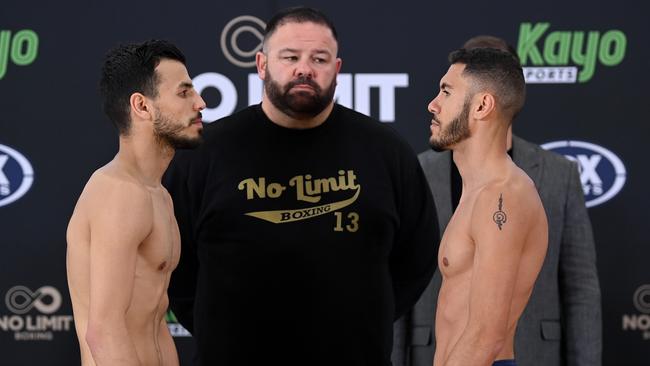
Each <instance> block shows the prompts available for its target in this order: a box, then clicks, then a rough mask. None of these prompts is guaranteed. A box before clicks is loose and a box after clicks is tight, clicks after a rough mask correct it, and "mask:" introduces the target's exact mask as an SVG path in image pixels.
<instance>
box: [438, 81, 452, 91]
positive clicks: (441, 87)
mask: <svg viewBox="0 0 650 366" xmlns="http://www.w3.org/2000/svg"><path fill="white" fill-rule="evenodd" d="M442 89H453V87H452V86H451V85H449V84H447V83H446V82H443V83H441V84H440V90H442Z"/></svg>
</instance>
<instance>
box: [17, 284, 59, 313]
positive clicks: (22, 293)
mask: <svg viewBox="0 0 650 366" xmlns="http://www.w3.org/2000/svg"><path fill="white" fill-rule="evenodd" d="M47 298H49V301H48V302H47V303H46V302H44V301H43V299H47ZM61 300H62V299H61V293H60V292H59V291H58V290H57V289H55V288H54V287H52V286H43V287H41V288H39V289H38V290H36V291H35V292H32V290H30V289H28V288H27V287H25V286H14V287H12V288H10V289H9V291H7V295H6V296H5V304H7V308H8V309H9V310H11V311H12V312H13V313H15V314H25V313H27V312H28V311H30V310H31V309H32V308H36V310H38V311H40V312H41V313H43V314H51V313H53V312H55V311H57V310H59V308H60V307H61Z"/></svg>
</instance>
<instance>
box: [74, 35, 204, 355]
mask: <svg viewBox="0 0 650 366" xmlns="http://www.w3.org/2000/svg"><path fill="white" fill-rule="evenodd" d="M100 87H101V92H102V97H103V103H104V110H105V112H106V114H107V116H108V117H109V119H110V120H111V121H112V122H113V123H114V124H115V125H116V127H117V128H118V130H119V151H118V153H117V155H116V156H115V158H114V159H113V160H112V161H111V162H109V163H108V164H106V165H105V166H103V167H101V168H100V169H98V170H97V171H95V173H94V174H93V175H92V177H91V178H90V180H89V181H88V183H87V184H86V187H85V188H84V190H83V192H82V194H81V197H80V198H79V201H78V202H77V205H76V207H75V210H74V213H73V214H72V218H71V219H70V223H69V225H68V231H67V241H68V250H67V271H68V286H69V288H70V297H71V298H72V307H73V311H74V320H75V328H76V331H77V337H78V338H79V345H80V348H81V363H82V365H84V366H87V365H178V363H179V362H178V355H177V353H176V348H175V346H174V342H173V339H172V337H171V334H170V333H169V330H168V328H167V325H166V322H165V313H166V311H167V306H168V299H167V286H168V284H169V278H170V275H171V273H172V270H173V269H174V268H175V267H176V264H177V263H178V260H179V255H180V238H179V233H178V226H177V224H176V219H175V218H174V210H173V207H172V201H171V198H170V196H169V194H168V193H167V190H166V189H165V188H164V187H163V186H162V185H161V183H160V181H161V178H162V175H163V173H164V171H165V169H166V168H167V165H168V164H169V162H170V160H171V159H172V157H173V155H174V151H175V149H177V148H190V147H194V146H196V145H198V144H199V143H200V141H201V137H200V132H201V130H202V124H201V113H200V111H201V110H202V109H203V108H205V103H204V102H203V99H201V96H200V95H198V94H197V93H196V91H195V90H194V88H193V86H192V80H191V79H190V77H189V76H188V73H187V70H186V68H185V57H184V56H183V54H182V53H181V52H180V51H179V50H178V49H177V48H176V47H175V46H173V45H172V44H170V43H168V42H165V41H155V40H153V41H148V42H144V43H142V44H133V45H126V46H120V47H118V48H116V49H114V50H112V51H110V52H109V53H108V54H107V57H106V60H105V63H104V67H103V69H102V80H101V83H100Z"/></svg>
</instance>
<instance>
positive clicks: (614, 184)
mask: <svg viewBox="0 0 650 366" xmlns="http://www.w3.org/2000/svg"><path fill="white" fill-rule="evenodd" d="M542 147H543V148H544V149H546V150H552V151H554V152H556V153H558V154H561V155H564V156H565V157H566V158H567V159H569V160H573V161H576V162H577V163H578V167H579V169H580V182H581V183H582V189H583V191H584V194H585V201H586V202H585V203H586V205H587V207H593V206H596V205H599V204H601V203H603V202H605V201H608V200H610V199H611V198H612V197H614V196H615V195H616V194H617V193H618V192H619V191H620V190H621V189H622V188H623V185H624V184H625V179H626V171H625V166H624V165H623V162H622V161H621V159H619V158H618V156H616V155H615V154H614V153H613V152H611V151H609V150H607V149H605V148H604V147H602V146H598V145H596V144H592V143H589V142H584V141H570V140H567V141H555V142H548V143H546V144H543V145H542Z"/></svg>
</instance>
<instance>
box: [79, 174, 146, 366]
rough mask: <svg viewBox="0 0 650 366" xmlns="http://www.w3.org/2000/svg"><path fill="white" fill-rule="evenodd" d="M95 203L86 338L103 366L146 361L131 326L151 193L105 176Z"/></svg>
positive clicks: (93, 204)
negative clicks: (128, 319) (128, 320)
mask: <svg viewBox="0 0 650 366" xmlns="http://www.w3.org/2000/svg"><path fill="white" fill-rule="evenodd" d="M97 183H98V185H100V187H99V192H101V194H98V195H96V196H94V197H93V202H91V203H90V205H91V206H92V207H94V208H95V209H94V211H93V212H92V213H91V215H90V217H89V219H90V232H91V242H90V304H89V314H88V329H87V331H86V341H87V342H88V346H89V347H90V351H91V353H92V356H93V359H94V360H95V363H96V364H97V365H99V366H101V365H140V361H139V360H138V355H137V353H136V349H135V346H134V343H133V341H132V339H131V336H130V335H129V333H128V330H127V327H126V312H127V310H128V308H129V304H130V302H131V297H132V291H133V284H134V278H135V265H136V259H137V253H138V247H139V245H140V243H142V241H143V240H144V239H145V238H146V237H147V236H148V235H149V233H150V232H151V229H152V225H153V211H152V210H153V207H152V202H151V197H150V196H149V194H148V192H146V191H145V190H144V189H142V188H140V187H138V186H136V185H135V184H132V183H124V182H115V180H113V179H110V178H100V181H99V182H97Z"/></svg>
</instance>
